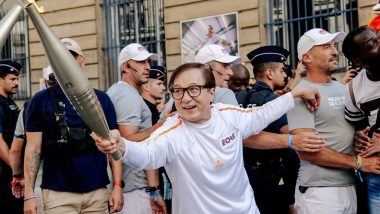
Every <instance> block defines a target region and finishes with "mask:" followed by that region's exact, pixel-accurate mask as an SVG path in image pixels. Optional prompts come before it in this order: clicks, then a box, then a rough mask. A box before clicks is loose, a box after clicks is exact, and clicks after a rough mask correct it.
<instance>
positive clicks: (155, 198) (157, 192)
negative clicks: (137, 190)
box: [149, 190, 160, 202]
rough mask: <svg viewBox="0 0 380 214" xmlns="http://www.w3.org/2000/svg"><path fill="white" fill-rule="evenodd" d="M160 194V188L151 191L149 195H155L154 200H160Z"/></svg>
mask: <svg viewBox="0 0 380 214" xmlns="http://www.w3.org/2000/svg"><path fill="white" fill-rule="evenodd" d="M158 194H160V190H156V191H154V192H150V193H149V196H150V197H153V200H154V202H157V201H158V197H157V196H158Z"/></svg>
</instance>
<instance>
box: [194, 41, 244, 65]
mask: <svg viewBox="0 0 380 214" xmlns="http://www.w3.org/2000/svg"><path fill="white" fill-rule="evenodd" d="M211 61H217V62H221V63H232V64H234V65H236V64H239V63H241V58H240V57H238V56H232V55H230V54H229V53H228V52H227V50H226V49H225V48H223V47H222V46H220V45H215V44H210V45H206V46H204V47H203V48H201V49H200V50H199V51H198V53H197V55H196V56H195V62H198V63H202V64H206V63H208V62H211Z"/></svg>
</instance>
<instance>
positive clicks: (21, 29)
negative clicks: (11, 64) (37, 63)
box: [0, 7, 30, 100]
mask: <svg viewBox="0 0 380 214" xmlns="http://www.w3.org/2000/svg"><path fill="white" fill-rule="evenodd" d="M7 12H8V10H4V8H2V7H0V19H1V18H3V17H4V16H5V15H6V14H7ZM27 41H28V16H27V15H26V12H25V11H23V12H22V14H21V16H20V17H19V19H18V21H17V22H16V24H15V25H14V26H13V28H12V31H11V33H10V35H9V37H8V39H7V40H6V42H5V44H4V46H3V48H2V49H1V52H0V58H1V59H3V60H4V59H13V60H16V61H17V62H19V63H20V64H21V65H22V69H21V71H20V75H19V86H18V88H19V90H18V92H17V94H16V95H15V96H14V97H13V98H14V99H15V100H25V99H28V98H29V97H30V81H29V80H30V76H29V73H30V72H29V51H28V45H27V44H28V43H27Z"/></svg>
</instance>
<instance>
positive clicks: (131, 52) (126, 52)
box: [118, 43, 158, 69]
mask: <svg viewBox="0 0 380 214" xmlns="http://www.w3.org/2000/svg"><path fill="white" fill-rule="evenodd" d="M148 58H150V59H151V60H154V61H156V60H158V56H157V54H154V53H149V51H148V50H147V49H146V47H144V46H142V45H140V44H137V43H132V44H129V45H127V46H125V47H124V48H123V49H122V50H121V51H120V54H119V63H118V65H119V68H120V69H122V67H121V66H122V65H123V63H124V62H127V61H128V60H135V61H144V60H146V59H148Z"/></svg>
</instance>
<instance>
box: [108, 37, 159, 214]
mask: <svg viewBox="0 0 380 214" xmlns="http://www.w3.org/2000/svg"><path fill="white" fill-rule="evenodd" d="M157 58H158V56H157V54H153V53H149V52H148V50H147V49H146V48H145V47H144V46H142V45H140V44H137V43H132V44H129V45H127V46H126V47H124V48H123V49H122V50H121V52H120V54H119V61H118V65H119V69H120V71H121V81H119V82H117V83H116V84H114V85H112V86H111V88H110V89H109V90H108V91H107V94H108V95H109V96H110V98H111V100H112V102H113V104H114V106H115V110H116V116H117V124H118V129H119V131H120V134H121V135H122V136H123V137H125V138H127V139H131V140H136V141H141V140H144V139H146V138H148V137H149V135H150V133H152V132H153V131H154V130H155V129H157V128H158V127H159V126H160V125H162V123H160V122H159V123H157V124H155V125H154V126H152V119H151V112H150V110H149V108H148V106H147V105H146V103H145V102H144V100H143V99H142V97H141V96H140V93H139V91H140V89H141V86H142V85H143V84H145V83H147V82H148V80H149V71H150V61H151V60H157ZM121 186H122V187H123V192H124V193H123V195H124V207H123V210H122V211H121V213H127V214H129V213H134V214H148V213H149V214H150V213H152V211H157V212H159V213H160V212H164V213H166V206H165V202H164V200H163V199H162V197H161V195H160V189H159V187H158V186H159V175H158V170H145V171H143V170H140V171H139V170H136V169H134V168H131V167H129V166H127V165H123V183H122V185H121ZM151 205H152V206H151Z"/></svg>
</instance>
